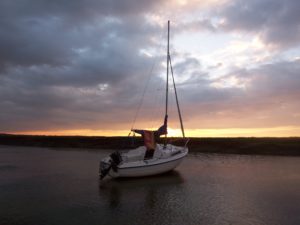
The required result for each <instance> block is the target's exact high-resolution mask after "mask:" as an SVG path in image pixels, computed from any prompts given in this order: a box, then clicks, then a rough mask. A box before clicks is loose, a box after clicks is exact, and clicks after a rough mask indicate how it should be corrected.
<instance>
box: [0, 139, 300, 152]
mask: <svg viewBox="0 0 300 225" xmlns="http://www.w3.org/2000/svg"><path fill="white" fill-rule="evenodd" d="M170 141H171V142H173V143H174V144H175V145H176V144H177V145H182V144H183V141H181V140H178V139H177V140H176V139H170ZM0 145H16V146H37V147H54V148H88V149H95V150H97V149H98V150H101V149H124V150H125V149H130V148H134V147H137V146H139V145H142V140H141V138H132V137H86V136H33V135H8V134H0ZM188 147H189V149H190V152H203V153H230V154H253V155H291V156H300V137H291V138H190V141H189V143H188Z"/></svg>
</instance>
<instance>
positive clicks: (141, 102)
mask: <svg viewBox="0 0 300 225" xmlns="http://www.w3.org/2000/svg"><path fill="white" fill-rule="evenodd" d="M160 36H161V37H162V36H163V33H161V35H160ZM160 39H161V38H160ZM161 48H162V43H161V42H160V43H159V46H158V52H160V50H161ZM157 60H158V57H157V56H156V57H155V59H154V61H153V64H152V66H151V69H150V71H149V73H148V79H147V80H146V83H145V87H144V90H143V93H142V97H141V99H140V102H139V104H138V106H137V109H136V112H135V115H134V118H133V122H132V125H131V129H130V130H132V129H133V128H134V126H135V122H136V120H137V116H138V114H139V112H140V110H141V107H142V104H143V101H144V97H145V94H146V91H147V89H148V86H149V81H150V79H151V76H150V75H151V74H152V72H153V69H154V67H155V65H156V63H157ZM130 133H131V131H130ZM130 133H129V134H130Z"/></svg>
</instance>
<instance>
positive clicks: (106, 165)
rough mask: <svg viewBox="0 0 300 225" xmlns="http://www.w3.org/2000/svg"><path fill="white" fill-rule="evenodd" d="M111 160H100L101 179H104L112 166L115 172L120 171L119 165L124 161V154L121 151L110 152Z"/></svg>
mask: <svg viewBox="0 0 300 225" xmlns="http://www.w3.org/2000/svg"><path fill="white" fill-rule="evenodd" d="M109 157H110V160H109V161H108V162H105V161H101V162H100V168H99V172H100V179H101V180H102V179H103V178H104V177H105V176H106V175H107V174H108V173H109V171H110V169H111V168H112V169H113V171H114V172H118V165H119V164H120V163H121V162H122V156H121V154H120V153H119V152H113V153H112V154H110V156H109Z"/></svg>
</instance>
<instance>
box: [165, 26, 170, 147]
mask: <svg viewBox="0 0 300 225" xmlns="http://www.w3.org/2000/svg"><path fill="white" fill-rule="evenodd" d="M169 46H170V20H168V45H167V82H166V112H165V118H166V117H167V116H168V100H169V99H168V98H169V60H170V57H169V56H170V50H169V49H170V47H169ZM167 137H168V134H166V135H165V146H166V144H167Z"/></svg>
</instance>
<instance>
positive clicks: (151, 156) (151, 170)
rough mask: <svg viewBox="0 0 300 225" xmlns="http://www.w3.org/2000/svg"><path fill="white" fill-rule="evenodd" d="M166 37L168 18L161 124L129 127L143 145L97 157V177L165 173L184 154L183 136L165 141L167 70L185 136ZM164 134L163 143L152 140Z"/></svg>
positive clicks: (166, 129)
mask: <svg viewBox="0 0 300 225" xmlns="http://www.w3.org/2000/svg"><path fill="white" fill-rule="evenodd" d="M169 39H170V21H168V45H167V79H166V101H165V116H164V124H163V125H162V126H161V127H160V128H159V129H157V130H155V131H150V130H137V129H132V130H131V131H132V132H134V133H137V134H140V135H142V137H143V139H144V146H140V147H138V148H136V149H132V150H129V151H128V152H122V153H121V152H119V151H116V152H113V153H112V154H110V155H109V156H107V157H105V158H104V159H102V160H101V161H100V168H99V173H100V178H101V179H103V178H104V177H105V176H106V175H109V176H110V177H113V178H116V177H143V176H151V175H157V174H161V173H166V172H168V171H171V170H173V169H174V168H176V167H177V166H178V165H179V164H180V163H181V162H182V160H183V159H184V157H185V156H187V154H188V147H187V143H188V140H186V142H185V144H184V146H175V145H172V144H169V143H167V133H168V126H167V122H168V97H169V72H171V75H172V81H173V88H174V93H175V99H176V103H177V110H178V116H179V121H180V125H181V131H182V136H183V138H184V139H185V134H184V127H183V122H182V116H181V112H180V107H179V102H178V98H177V91H176V85H175V80H174V76H173V68H172V62H171V56H170V51H169ZM161 135H165V138H164V140H165V141H164V143H163V144H158V143H156V140H157V139H158V138H159V137H160V136H161Z"/></svg>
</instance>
